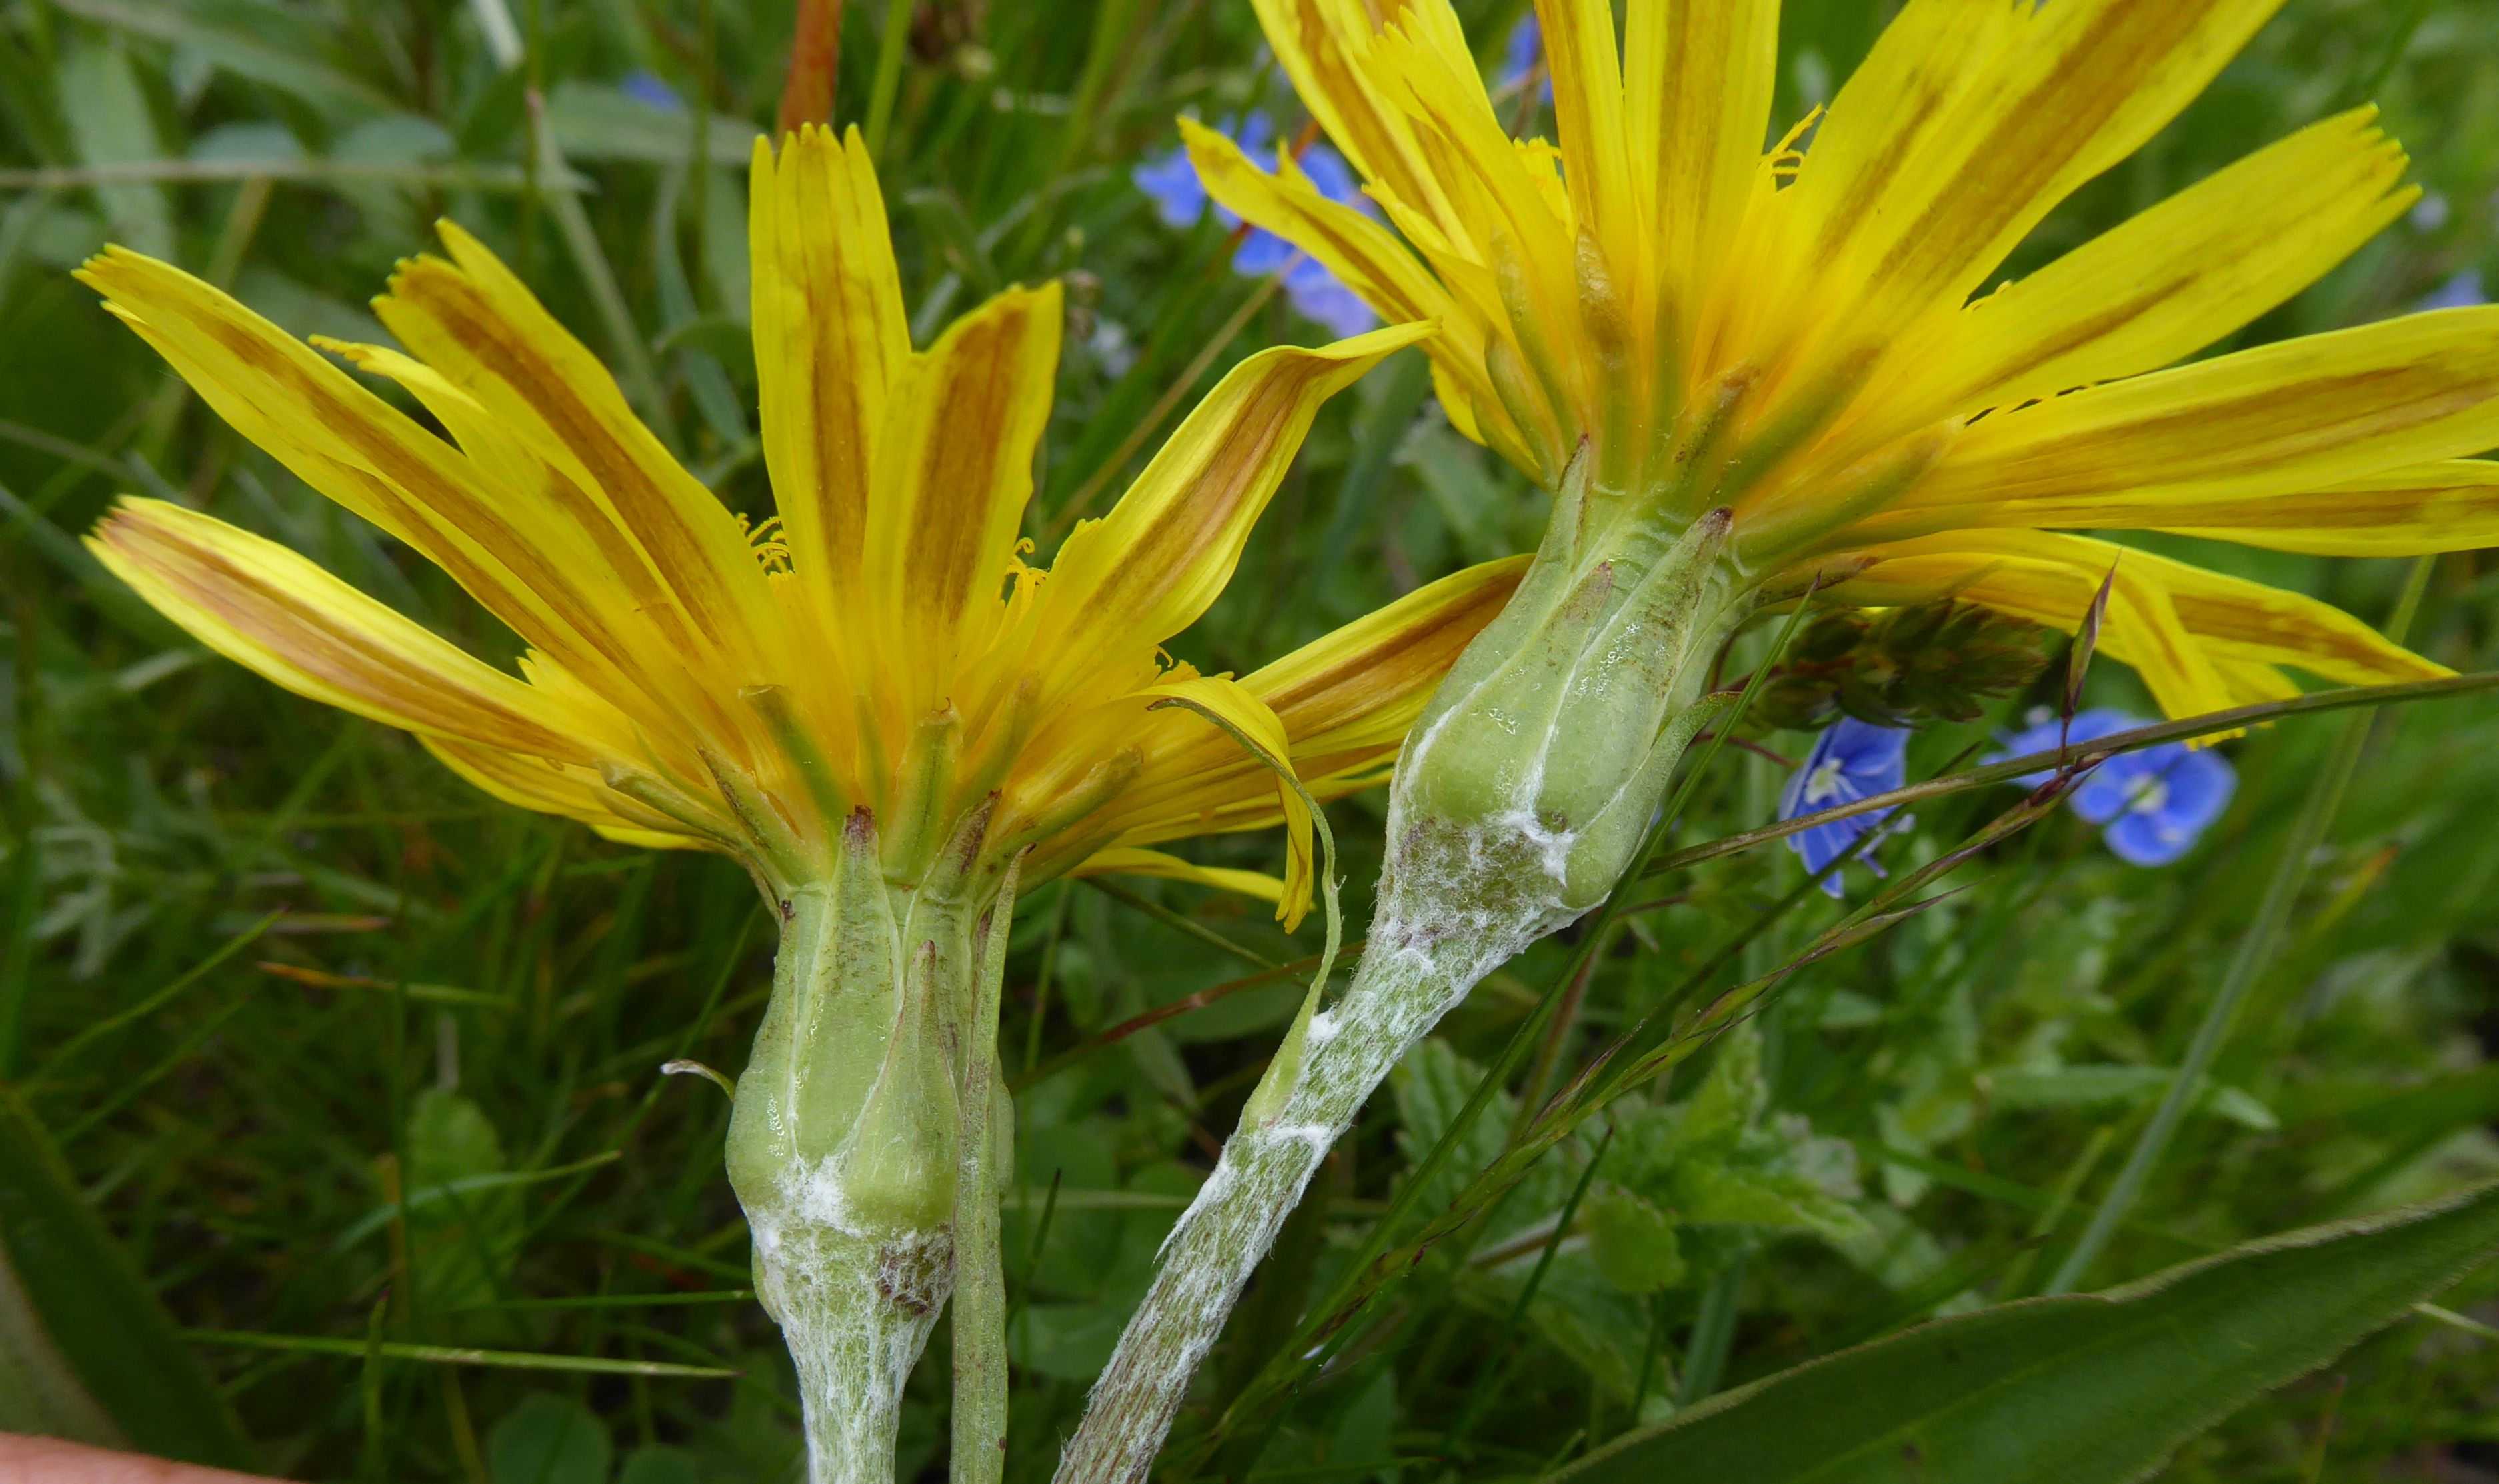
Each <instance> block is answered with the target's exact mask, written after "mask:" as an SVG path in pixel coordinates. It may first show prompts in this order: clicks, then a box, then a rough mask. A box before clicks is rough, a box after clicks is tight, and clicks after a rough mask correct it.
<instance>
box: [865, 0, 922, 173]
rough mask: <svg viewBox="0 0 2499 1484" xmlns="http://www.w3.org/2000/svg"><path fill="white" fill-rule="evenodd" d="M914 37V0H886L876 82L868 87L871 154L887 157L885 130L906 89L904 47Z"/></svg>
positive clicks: (878, 157)
mask: <svg viewBox="0 0 2499 1484" xmlns="http://www.w3.org/2000/svg"><path fill="white" fill-rule="evenodd" d="M910 36H911V0H886V4H885V29H884V30H883V31H881V32H879V33H878V35H877V38H876V81H875V82H874V83H872V84H871V85H870V87H869V90H868V99H867V154H868V158H869V159H872V160H881V159H884V158H885V130H886V126H887V125H888V124H890V123H892V121H893V100H894V96H895V95H896V94H897V93H899V92H900V91H901V88H902V46H903V43H904V42H906V41H908V40H909V39H910Z"/></svg>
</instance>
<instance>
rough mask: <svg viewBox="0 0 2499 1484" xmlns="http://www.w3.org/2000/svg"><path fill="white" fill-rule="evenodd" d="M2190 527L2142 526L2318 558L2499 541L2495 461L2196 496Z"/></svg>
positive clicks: (2414, 553)
mask: <svg viewBox="0 0 2499 1484" xmlns="http://www.w3.org/2000/svg"><path fill="white" fill-rule="evenodd" d="M2178 518H2179V519H2180V520H2181V521H2182V522H2185V521H2192V522H2193V523H2194V524H2192V525H2184V524H2182V525H2175V526H2170V525H2165V524H2163V523H2161V522H2159V521H2158V520H2146V521H2145V524H2147V525H2154V526H2158V527H2159V528H2160V529H2163V530H2167V531H2173V532H2177V533H2178V534H2180V535H2193V536H2207V537H2210V538H2212V539H2214V540H2220V541H2236V542H2239V543H2240V544H2241V545H2245V546H2262V547H2267V548H2270V549H2271V550H2274V551H2300V552H2309V553H2313V554H2315V555H2317V556H2320V557H2418V556H2427V555H2429V554H2430V553H2433V552H2446V551H2474V550H2478V549H2480V548H2483V547H2487V546H2499V464H2494V463H2491V462H2489V461H2487V460H2483V459H2450V460H2445V461H2442V462H2440V463H2437V464H2422V465H2416V466H2414V467H2412V468H2397V469H2388V470H2387V471H2386V472H2385V473H2383V474H2371V475H2368V476H2366V477H2364V478H2360V479H2350V480H2346V481H2344V482H2343V483H2341V484H2334V485H2326V486H2324V487H2322V488H2320V489H2315V490H2304V491H2301V492H2300V493H2298V494H2295V495H2278V496H2273V497H2271V498H2268V499H2262V500H2196V501H2194V502H2193V503H2192V504H2191V506H2188V507H2185V508H2182V509H2180V510H2179V511H2178Z"/></svg>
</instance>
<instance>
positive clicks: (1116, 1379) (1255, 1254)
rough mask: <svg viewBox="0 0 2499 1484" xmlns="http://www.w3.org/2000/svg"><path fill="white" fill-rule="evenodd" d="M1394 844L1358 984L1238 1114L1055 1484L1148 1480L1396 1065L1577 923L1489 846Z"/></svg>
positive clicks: (1414, 839) (1417, 838)
mask: <svg viewBox="0 0 2499 1484" xmlns="http://www.w3.org/2000/svg"><path fill="white" fill-rule="evenodd" d="M1399 843H1400V845H1401V846H1402V847H1404V848H1403V849H1400V850H1398V851H1397V852H1396V856H1395V858H1393V859H1392V862H1391V865H1390V870H1389V875H1388V878H1387V880H1386V881H1385V882H1384V883H1383V884H1382V890H1381V906H1380V911H1379V919H1378V920H1377V921H1376V922H1375V923H1374V925H1373V929H1372V934H1371V939H1370V942H1369V944H1368V946H1367V947H1366V949H1365V950H1364V952H1363V955H1362V963H1361V966H1360V967H1359V968H1358V969H1356V970H1355V971H1354V977H1353V984H1352V985H1351V987H1349V988H1348V989H1347V991H1346V994H1345V997H1344V998H1343V999H1342V1000H1340V1001H1339V1002H1338V1003H1337V1004H1336V1006H1335V1007H1334V1008H1332V1009H1329V1010H1327V1011H1324V1012H1321V1013H1320V1014H1318V1015H1317V1016H1314V1017H1313V1018H1312V1020H1311V1022H1310V1025H1309V1029H1308V1031H1307V1032H1306V1034H1305V1037H1304V1041H1303V1054H1302V1055H1301V1056H1300V1057H1299V1058H1298V1065H1293V1066H1287V1065H1286V1063H1285V1060H1284V1059H1282V1058H1280V1059H1279V1061H1278V1063H1277V1065H1276V1067H1275V1068H1274V1069H1271V1071H1270V1073H1269V1076H1268V1081H1264V1082H1262V1083H1261V1084H1260V1086H1259V1089H1258V1091H1257V1092H1256V1093H1255V1094H1253V1095H1252V1096H1251V1099H1250V1109H1251V1110H1252V1111H1253V1112H1255V1113H1257V1114H1258V1115H1255V1116H1253V1115H1251V1114H1249V1113H1245V1115H1244V1117H1243V1120H1242V1124H1241V1127H1240V1128H1239V1129H1237V1130H1235V1131H1234V1133H1233V1135H1232V1138H1231V1140H1230V1141H1229V1142H1227V1143H1226V1144H1225V1145H1224V1146H1223V1157H1222V1159H1221V1160H1220V1162H1218V1163H1217V1165H1216V1168H1215V1173H1214V1175H1213V1176H1211V1177H1209V1178H1208V1179H1207V1182H1206V1184H1205V1186H1204V1187H1203V1188H1201V1189H1200V1190H1199V1191H1198V1194H1197V1199H1196V1200H1195V1201H1194V1202H1192V1203H1191V1204H1190V1206H1189V1209H1188V1210H1187V1211H1186V1213H1185V1214H1184V1215H1183V1216H1182V1217H1181V1219H1180V1224H1179V1225H1178V1226H1177V1227H1175V1228H1174V1229H1173V1231H1172V1235H1171V1238H1170V1240H1169V1241H1167V1242H1165V1243H1164V1245H1163V1250H1162V1254H1161V1260H1160V1262H1159V1264H1158V1271H1157V1272H1156V1274H1155V1277H1154V1283H1153V1287H1152V1289H1150V1290H1149V1291H1148V1293H1147V1295H1146V1300H1145V1303H1144V1304H1143V1305H1142V1306H1141V1307H1139V1309H1138V1310H1137V1315H1136V1317H1135V1318H1134V1319H1132V1320H1131V1321H1129V1324H1128V1328H1127V1331H1126V1333H1125V1334H1123V1335H1122V1336H1121V1337H1120V1348H1119V1350H1118V1351H1117V1352H1116V1353H1115V1354H1113V1356H1112V1357H1111V1363H1110V1365H1109V1366H1108V1367H1107V1368H1105V1369H1104V1371H1103V1372H1102V1376H1101V1379H1100V1380H1098V1381H1096V1382H1095V1383H1094V1387H1093V1396H1092V1401H1091V1403H1090V1404H1089V1405H1088V1406H1087V1410H1086V1413H1085V1420H1084V1422H1083V1424H1082V1425H1081V1426H1080V1427H1079V1428H1078V1429H1077V1432H1076V1436H1074V1437H1073V1438H1071V1439H1069V1441H1068V1444H1067V1450H1066V1452H1065V1454H1064V1455H1063V1456H1062V1457H1061V1459H1060V1461H1059V1466H1058V1474H1057V1479H1058V1484H1136V1481H1140V1480H1143V1479H1144V1478H1145V1477H1146V1474H1147V1470H1148V1469H1149V1468H1151V1467H1152V1463H1153V1459H1154V1455H1155V1453H1156V1452H1157V1451H1159V1450H1160V1448H1161V1446H1162V1440H1163V1436H1164V1435H1165V1434H1166V1433H1167V1432H1169V1430H1170V1428H1171V1422H1172V1418H1173V1416H1174V1414H1175V1413H1177V1411H1178V1410H1179V1408H1180V1403H1181V1400H1182V1398H1183V1396H1184V1395H1185V1393H1186V1392H1187V1389H1188V1383H1189V1380H1190V1378H1191V1377H1192V1376H1193V1375H1194V1374H1195V1373H1196V1371H1197V1368H1198V1364H1199V1363H1200V1362H1201V1361H1203V1360H1204V1359H1205V1357H1206V1353H1207V1351H1208V1350H1210V1349H1211V1348H1213V1346H1214V1344H1215V1341H1216V1339H1217V1337H1218V1336H1219V1335H1220V1334H1221V1333H1222V1330H1223V1324H1224V1320H1225V1318H1226V1317H1227V1316H1229V1315H1230V1313H1231V1311H1232V1307H1233V1304H1234V1302H1235V1301H1236V1300H1237V1299H1238V1298H1239V1297H1240V1294H1241V1289H1242V1287H1243V1285H1245V1284H1246V1283H1247V1282H1248V1281H1249V1274H1250V1273H1251V1272H1252V1271H1254V1270H1255V1269H1256V1268H1257V1266H1258V1264H1259V1262H1260V1260H1261V1259H1263V1258H1264V1257H1265V1256H1266V1255H1267V1250H1268V1248H1269V1247H1271V1246H1273V1245H1274V1244H1275V1241H1276V1236H1277V1233H1278V1232H1279V1231H1281V1230H1282V1227H1283V1224H1284V1218H1285V1217H1286V1216H1287V1215H1289V1214H1290V1213H1291V1212H1292V1210H1293V1208H1294V1206H1295V1205H1296V1204H1298V1203H1299V1202H1300V1200H1301V1197H1302V1192H1303V1190H1304V1188H1305V1187H1307V1186H1308V1185H1309V1183H1310V1179H1311V1177H1312V1175H1313V1174H1314V1173H1315V1172H1316V1171H1317V1169H1318V1167H1319V1162H1320V1161H1321V1160H1322V1159H1324V1158H1325V1157H1326V1155H1327V1151H1328V1149H1329V1148H1330V1147H1331V1146H1332V1145H1335V1143H1336V1141H1337V1139H1338V1137H1339V1136H1340V1135H1342V1134H1343V1133H1344V1132H1345V1131H1346V1129H1347V1128H1348V1127H1350V1126H1351V1125H1352V1123H1353V1119H1354V1116H1355V1115H1356V1114H1357V1113H1360V1112H1361V1111H1362V1105H1363V1104H1364V1102H1366V1101H1367V1100H1368V1099H1369V1098H1370V1096H1371V1094H1372V1091H1373V1090H1374V1089H1375V1088H1377V1087H1378V1086H1379V1082H1380V1081H1381V1079H1383V1078H1385V1077H1386V1076H1387V1075H1388V1070H1389V1068H1391V1067H1393V1066H1395V1065H1396V1064H1397V1062H1398V1060H1399V1058H1401V1057H1403V1056H1404V1055H1405V1054H1406V1052H1407V1051H1408V1050H1409V1049H1410V1048H1412V1047H1413V1045H1414V1044H1415V1043H1416V1042H1418V1041H1420V1040H1421V1039H1422V1038H1423V1036H1424V1035H1425V1034H1426V1033H1427V1032H1429V1031H1430V1030H1431V1028H1432V1027H1433V1026H1434V1025H1436V1024H1438V1023H1439V1022H1440V1019H1441V1017H1442V1016H1444V1015H1445V1014H1447V1013H1448V1011H1449V1010H1450V1009H1451V1008H1452V1007H1454V1006H1455V1005H1456V1004H1457V1003H1458V1002H1459V1001H1460V1000H1462V999H1464V998H1466V995H1467V991H1468V990H1470V989H1472V988H1474V987H1475V985H1476V984H1477V982H1478V981H1480V980H1481V979H1482V978H1483V977H1484V976H1485V975H1486V974H1489V973H1491V972H1492V970H1493V969H1495V968H1496V967H1498V966H1499V965H1500V964H1501V963H1502V962H1503V961H1505V960H1506V959H1508V958H1509V957H1510V955H1512V954H1513V953H1515V952H1518V951H1519V950H1521V949H1523V948H1525V947H1526V946H1527V945H1528V944H1530V943H1532V942H1534V941H1535V940H1536V939H1537V938H1539V937H1541V936H1542V935H1543V934H1544V933H1546V932H1549V931H1551V930H1552V929H1553V928H1554V927H1556V926H1558V925H1560V922H1561V921H1567V920H1568V919H1570V917H1573V916H1575V915H1576V914H1574V913H1569V912H1567V910H1564V909H1559V908H1556V907H1554V906H1552V905H1551V904H1550V899H1549V898H1538V897H1535V896H1532V895H1527V894H1522V893H1517V892H1515V891H1513V890H1512V889H1511V887H1510V881H1511V872H1510V871H1509V870H1508V869H1505V868H1504V867H1505V866H1514V865H1515V862H1503V861H1502V859H1501V857H1502V856H1503V855H1504V853H1503V852H1502V851H1501V850H1500V849H1499V848H1498V842H1492V843H1491V844H1492V847H1493V848H1491V849H1487V843H1488V842H1486V841H1485V840H1483V839H1481V838H1479V837H1477V838H1461V837H1458V836H1456V835H1453V834H1450V833H1447V832H1445V831H1442V830H1420V831H1415V832H1412V833H1411V834H1409V835H1407V836H1406V838H1404V839H1402V840H1401V841H1400V842H1399ZM1495 862H1501V863H1499V864H1496V863H1495ZM1557 918H1558V919H1559V920H1557Z"/></svg>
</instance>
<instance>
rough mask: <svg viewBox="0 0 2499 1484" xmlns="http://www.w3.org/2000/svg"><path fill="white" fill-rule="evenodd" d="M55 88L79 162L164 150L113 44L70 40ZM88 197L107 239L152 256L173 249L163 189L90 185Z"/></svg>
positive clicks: (126, 59)
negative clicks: (99, 210) (99, 211)
mask: <svg viewBox="0 0 2499 1484" xmlns="http://www.w3.org/2000/svg"><path fill="white" fill-rule="evenodd" d="M60 92H61V113H62V114H63V115H64V116H65V118H66V121H67V122H68V124H69V128H70V138H71V139H72V140H73V141H75V142H76V144H77V146H78V152H79V159H80V161H81V163H83V164H87V165H127V164H131V163H134V162H137V161H142V160H154V159H161V158H162V157H163V156H164V153H165V146H164V145H162V144H161V143H160V142H159V141H158V140H157V138H156V120H155V118H154V117H153V116H151V115H150V114H149V113H148V112H147V95H146V92H145V91H144V90H142V88H141V87H140V85H139V74H138V71H137V70H136V69H135V68H133V67H132V66H131V64H130V53H128V52H127V51H125V50H123V49H122V47H121V44H120V42H118V41H110V42H105V41H94V40H88V39H81V40H80V41H79V42H78V43H76V44H75V45H74V46H72V47H71V48H70V49H69V53H68V55H66V56H65V57H63V58H62V61H61V88H60ZM95 198H96V201H97V203H98V204H99V205H101V206H102V207H103V208H104V214H105V216H106V217H107V219H108V220H110V221H111V223H112V232H113V237H114V241H116V242H126V243H128V244H129V245H130V246H133V247H136V248H138V249H139V250H140V251H142V252H146V253H152V254H154V255H155V256H157V257H160V258H166V257H172V256H173V255H174V207H173V203H172V201H171V199H170V198H168V197H167V196H166V194H165V187H163V186H161V185H157V184H154V183H151V182H148V181H142V180H120V181H113V182H109V183H106V184H102V185H98V186H97V187H96V188H95Z"/></svg>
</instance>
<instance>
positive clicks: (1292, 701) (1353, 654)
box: [1243, 559, 1527, 771]
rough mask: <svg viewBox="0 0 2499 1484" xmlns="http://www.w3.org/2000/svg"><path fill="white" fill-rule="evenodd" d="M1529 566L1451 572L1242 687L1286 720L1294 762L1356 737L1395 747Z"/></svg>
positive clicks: (1517, 563) (1516, 562)
mask: <svg viewBox="0 0 2499 1484" xmlns="http://www.w3.org/2000/svg"><path fill="white" fill-rule="evenodd" d="M1526 568H1527V564H1526V562H1525V561H1524V560H1523V559H1522V560H1512V561H1509V562H1502V563H1493V564H1488V565H1486V566H1485V567H1482V568H1477V569H1475V570H1471V571H1468V572H1463V573H1460V574H1458V575H1457V576H1455V577H1450V578H1444V579H1443V580H1442V581H1441V582H1439V583H1435V584H1433V585H1432V586H1431V587H1428V588H1424V589H1420V590H1418V591H1417V592H1415V593H1414V594H1412V595H1410V596H1409V597H1405V598H1403V599H1400V600H1399V601H1398V602H1396V603H1394V604H1392V605H1390V606H1389V607H1388V608H1385V609H1382V610H1381V611H1380V612H1379V613H1377V614H1374V615H1372V616H1371V617H1369V618H1366V619H1362V620H1359V621H1357V622H1356V623H1354V624H1351V625H1348V626H1347V627H1346V628H1345V629H1339V630H1337V632H1335V633H1333V634H1330V635H1327V636H1326V637H1324V638H1321V639H1318V640H1316V641H1314V642H1313V643H1311V644H1310V645H1307V646H1305V647H1304V649H1303V650H1302V651H1301V652H1300V654H1298V655H1290V656H1286V657H1285V658H1284V659H1283V660H1281V661H1277V662H1276V663H1275V664H1272V665H1269V666H1268V667H1267V668H1265V669H1263V670H1260V671H1258V672H1257V673H1256V674H1253V675H1250V676H1249V678H1248V679H1247V680H1245V681H1244V682H1243V684H1244V685H1246V686H1247V687H1248V688H1249V690H1250V691H1251V692H1252V693H1254V694H1257V695H1258V696H1259V697H1260V698H1261V699H1263V700H1265V701H1266V702H1267V704H1268V705H1269V706H1270V707H1272V708H1273V709H1274V710H1275V712H1276V715H1277V716H1278V717H1279V718H1281V719H1282V721H1283V724H1284V729H1285V730H1286V731H1287V732H1288V733H1289V734H1290V735H1291V736H1292V738H1293V755H1294V757H1295V758H1296V759H1297V760H1299V759H1300V758H1302V756H1303V754H1304V752H1305V750H1311V751H1313V752H1317V751H1321V750H1324V749H1329V748H1343V747H1346V746H1347V745H1351V744H1353V743H1354V742H1355V739H1356V738H1357V737H1358V738H1363V739H1370V740H1372V741H1378V742H1384V743H1385V744H1386V745H1388V746H1390V747H1394V746H1395V745H1396V744H1397V743H1398V741H1400V740H1401V739H1402V738H1403V737H1404V735H1405V730H1406V727H1407V726H1408V724H1410V723H1411V722H1412V720H1413V718H1414V715H1415V714H1416V713H1417V712H1418V711H1419V710H1420V709H1421V707H1422V705H1423V703H1424V702H1425V701H1426V700H1427V699H1429V697H1430V695H1431V694H1432V692H1433V690H1434V689H1435V688H1437V687H1438V686H1439V685H1440V683H1441V678H1442V677H1443V676H1444V675H1445V674H1447V673H1448V670H1449V666H1451V665H1452V664H1455V663H1456V662H1457V659H1458V656H1459V655H1460V654H1462V653H1464V652H1465V650H1466V647H1467V646H1468V645H1469V644H1472V643H1474V642H1475V637H1476V635H1477V634H1478V633H1480V632H1482V631H1483V628H1484V626H1485V625H1487V624H1489V623H1491V622H1492V621H1493V619H1494V617H1495V616H1496V615H1498V614H1499V613H1500V612H1501V610H1502V608H1503V606H1504V605H1505V604H1507V603H1508V602H1509V597H1510V595H1511V594H1512V593H1513V592H1515V591H1517V587H1518V582H1519V579H1520V578H1521V577H1522V576H1524V575H1525V573H1526ZM1304 657H1308V658H1307V659H1305V658H1304ZM1345 765H1346V764H1343V763H1331V764H1329V770H1331V771H1333V770H1334V769H1335V768H1337V767H1341V766H1345Z"/></svg>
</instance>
